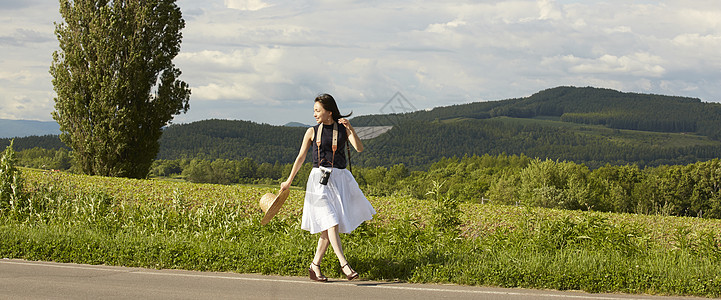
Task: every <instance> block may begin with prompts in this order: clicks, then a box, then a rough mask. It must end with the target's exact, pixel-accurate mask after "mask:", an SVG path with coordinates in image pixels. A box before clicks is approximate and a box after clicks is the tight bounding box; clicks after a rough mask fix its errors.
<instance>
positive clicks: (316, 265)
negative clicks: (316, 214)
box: [310, 230, 329, 276]
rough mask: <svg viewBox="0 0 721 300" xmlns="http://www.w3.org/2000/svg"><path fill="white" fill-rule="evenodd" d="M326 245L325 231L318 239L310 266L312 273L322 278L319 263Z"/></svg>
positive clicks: (326, 233)
mask: <svg viewBox="0 0 721 300" xmlns="http://www.w3.org/2000/svg"><path fill="white" fill-rule="evenodd" d="M328 244H329V241H328V231H327V230H326V231H323V232H321V234H320V238H319V239H318V248H316V249H315V257H313V263H312V264H311V265H310V267H311V268H312V269H313V272H315V273H316V274H318V275H320V276H322V273H321V271H320V262H321V261H323V256H324V255H325V251H326V250H328Z"/></svg>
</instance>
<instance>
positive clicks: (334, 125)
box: [280, 94, 376, 281]
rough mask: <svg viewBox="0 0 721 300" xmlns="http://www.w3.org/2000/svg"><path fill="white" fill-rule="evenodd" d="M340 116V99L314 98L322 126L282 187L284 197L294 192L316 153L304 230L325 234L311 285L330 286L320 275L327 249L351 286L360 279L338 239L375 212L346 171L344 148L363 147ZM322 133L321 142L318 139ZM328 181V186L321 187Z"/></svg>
mask: <svg viewBox="0 0 721 300" xmlns="http://www.w3.org/2000/svg"><path fill="white" fill-rule="evenodd" d="M348 116H350V114H349V115H345V116H343V115H341V114H340V111H339V110H338V106H337V105H336V103H335V99H333V97H332V96H331V95H328V94H322V95H320V96H318V97H316V98H315V103H314V104H313V117H315V121H316V122H317V123H318V125H316V126H314V127H311V128H308V130H307V131H306V132H305V136H304V137H303V143H302V144H301V146H300V153H298V157H297V158H296V159H295V163H294V164H293V169H292V170H291V172H290V176H288V180H286V181H285V182H283V183H281V184H280V190H281V192H282V191H284V190H286V189H288V188H290V184H291V183H292V182H293V179H294V178H295V175H296V174H297V173H298V170H300V167H301V165H302V164H303V162H304V161H305V155H306V153H308V149H309V148H311V149H313V152H312V155H313V169H312V170H311V172H310V176H309V177H308V184H307V185H306V191H305V203H304V205H303V217H302V223H301V228H302V229H304V230H308V231H310V233H311V234H316V233H319V232H320V239H319V240H318V248H316V251H315V257H314V258H313V262H311V264H310V267H309V268H308V274H309V276H310V279H312V280H315V281H328V278H326V277H325V276H323V273H321V270H320V263H321V261H322V260H323V255H325V252H326V250H327V249H328V244H330V245H331V246H333V250H334V251H335V255H336V256H338V262H340V265H341V271H342V272H343V274H345V275H346V277H347V278H348V280H353V279H356V278H358V273H357V272H356V271H354V270H353V268H351V266H350V265H349V264H348V261H347V260H346V258H345V255H344V254H343V247H342V246H341V242H340V235H339V233H349V232H351V231H353V229H355V228H356V227H358V225H360V224H361V223H363V222H364V221H367V220H370V219H371V218H372V217H373V215H374V214H375V213H376V211H375V210H374V209H373V206H371V204H370V202H368V199H366V197H365V196H364V195H363V192H361V190H360V188H359V187H358V183H357V182H356V181H355V178H353V175H352V174H351V173H350V171H348V170H346V168H345V167H346V162H347V160H346V157H345V154H344V153H345V151H344V150H345V145H346V141H350V144H351V145H353V148H355V149H356V151H358V152H361V151H363V143H361V140H360V139H359V138H358V135H357V134H356V132H355V129H353V126H351V125H350V122H348V120H347V119H345V117H348ZM319 133H320V141H318V134H319ZM327 176H329V177H328V178H325V177H327ZM321 180H323V181H321Z"/></svg>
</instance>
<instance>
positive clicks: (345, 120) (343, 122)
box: [338, 118, 353, 131]
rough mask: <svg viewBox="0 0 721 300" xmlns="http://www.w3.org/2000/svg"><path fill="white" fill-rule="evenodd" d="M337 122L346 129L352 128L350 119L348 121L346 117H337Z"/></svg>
mask: <svg viewBox="0 0 721 300" xmlns="http://www.w3.org/2000/svg"><path fill="white" fill-rule="evenodd" d="M338 123H340V124H342V125H343V126H345V128H347V129H348V130H351V131H352V130H353V126H351V125H350V121H348V119H346V118H340V119H338Z"/></svg>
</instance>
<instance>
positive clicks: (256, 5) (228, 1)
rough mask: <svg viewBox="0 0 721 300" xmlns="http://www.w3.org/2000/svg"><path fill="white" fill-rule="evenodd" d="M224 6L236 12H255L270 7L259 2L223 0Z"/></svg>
mask: <svg viewBox="0 0 721 300" xmlns="http://www.w3.org/2000/svg"><path fill="white" fill-rule="evenodd" d="M225 6H227V7H228V8H232V9H238V10H250V11H256V10H261V9H264V8H268V7H270V6H271V5H270V4H268V3H265V2H263V1H261V0H225Z"/></svg>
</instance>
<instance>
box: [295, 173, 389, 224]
mask: <svg viewBox="0 0 721 300" xmlns="http://www.w3.org/2000/svg"><path fill="white" fill-rule="evenodd" d="M321 175H322V171H321V170H320V169H318V168H313V169H312V170H311V171H310V176H308V183H307V185H306V189H305V203H304V204H303V217H302V221H301V225H300V228H301V229H304V230H308V231H310V233H312V234H315V233H318V232H322V231H325V230H328V228H331V227H333V226H335V225H338V232H341V233H349V232H351V231H353V229H356V227H358V226H359V225H360V224H361V223H363V222H365V221H368V220H370V219H372V218H373V215H374V214H375V213H376V211H375V209H373V206H372V205H371V203H370V202H369V201H368V199H367V198H366V197H365V195H363V192H362V191H361V189H360V188H359V187H358V183H357V182H356V181H355V178H354V177H353V174H351V172H350V171H348V170H346V169H336V168H333V172H332V173H331V175H330V179H329V180H328V184H327V185H322V184H320V177H321Z"/></svg>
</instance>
